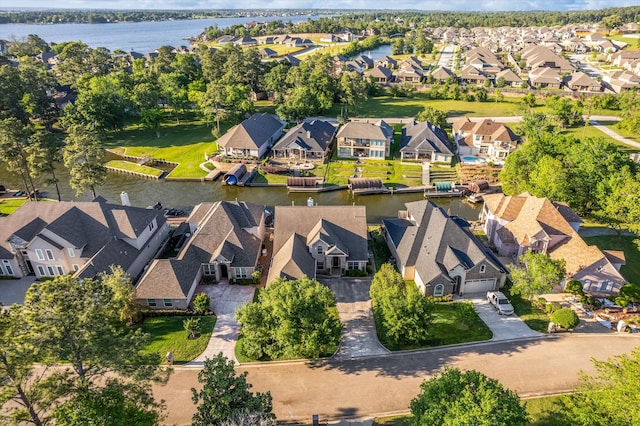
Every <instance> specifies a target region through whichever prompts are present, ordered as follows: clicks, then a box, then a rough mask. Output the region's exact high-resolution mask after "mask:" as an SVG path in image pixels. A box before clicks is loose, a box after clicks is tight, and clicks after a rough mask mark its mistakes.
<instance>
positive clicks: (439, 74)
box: [430, 67, 456, 82]
mask: <svg viewBox="0 0 640 426" xmlns="http://www.w3.org/2000/svg"><path fill="white" fill-rule="evenodd" d="M430 76H431V78H432V79H433V81H440V82H441V81H455V80H456V75H455V74H454V73H453V71H451V70H450V69H449V68H446V67H438V68H436V69H434V70H433V71H431V74H430Z"/></svg>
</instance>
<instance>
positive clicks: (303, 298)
mask: <svg viewBox="0 0 640 426" xmlns="http://www.w3.org/2000/svg"><path fill="white" fill-rule="evenodd" d="M333 306H335V299H334V297H333V293H331V290H329V288H327V287H325V286H323V285H322V284H320V283H319V282H317V281H315V280H311V279H309V278H306V277H304V278H302V279H300V280H291V281H288V280H283V279H278V280H276V281H274V282H272V283H271V284H269V286H268V287H267V288H266V289H264V290H262V291H261V292H260V294H259V296H258V301H257V302H256V303H249V304H246V305H243V306H242V307H241V308H240V309H238V311H236V318H237V319H238V322H239V323H240V324H241V325H242V329H241V332H242V336H243V342H244V346H243V347H244V351H245V354H246V355H248V356H249V357H251V358H254V359H261V358H263V357H265V356H266V357H268V358H271V359H277V358H287V359H292V358H317V357H319V356H320V355H322V354H325V353H326V352H327V351H328V350H329V349H335V348H336V347H337V345H338V342H339V340H340V331H341V328H342V326H341V324H340V320H339V319H338V316H337V313H336V312H335V311H334V310H332V309H331V307H333Z"/></svg>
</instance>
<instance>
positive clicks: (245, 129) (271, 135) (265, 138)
mask: <svg viewBox="0 0 640 426" xmlns="http://www.w3.org/2000/svg"><path fill="white" fill-rule="evenodd" d="M285 124H286V123H284V122H283V121H281V120H280V119H279V118H278V117H277V116H275V115H273V114H266V113H262V114H259V113H256V114H253V115H252V116H251V117H249V118H247V119H246V120H244V121H243V122H242V123H240V124H236V125H235V126H233V127H232V128H231V129H229V131H228V132H227V133H225V134H224V135H222V136H221V137H220V138H219V139H218V140H217V141H216V143H217V144H218V146H219V147H220V150H221V151H222V153H223V154H224V155H226V156H229V157H243V158H247V157H248V158H257V159H260V158H262V157H264V156H265V154H266V153H267V152H268V151H269V149H270V148H271V146H272V145H273V143H274V142H275V141H276V140H278V138H279V137H280V135H282V130H283V129H284V126H285Z"/></svg>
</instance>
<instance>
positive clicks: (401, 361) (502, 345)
mask: <svg viewBox="0 0 640 426" xmlns="http://www.w3.org/2000/svg"><path fill="white" fill-rule="evenodd" d="M540 343H541V339H540V338H531V339H524V340H519V341H517V342H479V343H476V344H470V345H464V346H455V347H440V348H430V349H419V350H412V351H399V352H394V353H392V354H389V355H381V356H377V357H366V358H353V359H347V360H337V359H321V360H316V361H312V362H311V363H310V366H311V368H323V369H327V370H338V371H341V372H343V373H346V374H354V375H359V374H360V373H364V372H368V371H376V372H377V373H378V376H386V377H394V378H397V379H401V378H403V377H405V378H406V377H421V376H424V375H425V374H435V373H437V372H439V371H440V370H442V368H444V367H445V366H447V365H451V362H452V360H455V359H456V358H458V357H459V356H461V355H466V354H476V355H505V354H513V353H514V352H521V351H523V350H525V349H527V348H529V347H531V346H535V345H539V344H540Z"/></svg>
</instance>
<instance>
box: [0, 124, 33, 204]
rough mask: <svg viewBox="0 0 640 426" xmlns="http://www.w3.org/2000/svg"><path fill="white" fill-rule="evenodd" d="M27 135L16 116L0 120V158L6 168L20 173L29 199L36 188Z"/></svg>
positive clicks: (27, 132) (25, 129) (26, 130)
mask: <svg viewBox="0 0 640 426" xmlns="http://www.w3.org/2000/svg"><path fill="white" fill-rule="evenodd" d="M28 135H29V131H28V129H27V128H26V127H25V126H24V124H23V123H22V122H21V121H20V120H18V119H17V118H15V117H9V118H5V119H4V120H0V160H2V162H3V163H4V164H5V165H6V167H7V170H9V171H11V172H17V173H19V174H20V176H21V177H22V181H23V183H24V186H25V189H26V193H27V195H28V197H29V199H31V194H32V193H33V194H34V196H35V189H36V188H35V185H34V183H33V178H32V174H31V168H30V167H29V159H28V152H27V147H28V144H27V142H28V140H27V136H28ZM36 200H37V197H36Z"/></svg>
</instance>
